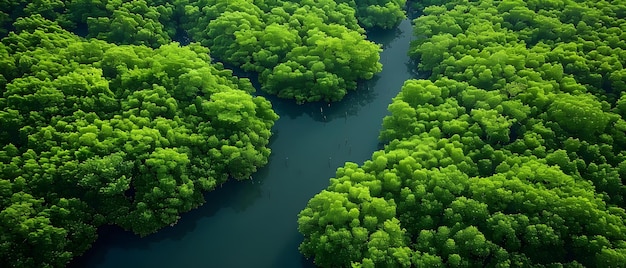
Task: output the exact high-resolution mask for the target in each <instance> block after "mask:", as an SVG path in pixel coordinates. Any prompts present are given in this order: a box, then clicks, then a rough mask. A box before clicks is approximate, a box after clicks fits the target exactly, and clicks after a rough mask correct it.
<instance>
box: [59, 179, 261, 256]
mask: <svg viewBox="0 0 626 268" xmlns="http://www.w3.org/2000/svg"><path fill="white" fill-rule="evenodd" d="M267 173H268V169H267V168H266V167H264V168H261V169H259V171H257V172H256V173H255V174H254V175H253V177H254V179H253V180H252V181H251V180H245V181H235V180H234V179H230V180H229V181H227V182H226V183H224V184H222V185H221V186H217V188H216V189H215V190H214V191H211V192H208V193H206V194H205V195H204V198H205V200H206V202H205V204H203V205H201V206H200V207H198V208H195V209H193V210H191V211H189V212H186V213H183V214H181V215H180V216H181V218H180V220H179V221H178V223H177V224H176V225H174V226H166V227H164V228H163V229H161V230H159V231H158V232H156V233H154V234H150V235H148V236H146V237H143V238H142V237H139V236H138V235H135V234H133V233H132V232H130V231H125V230H123V229H122V228H121V227H119V226H114V225H106V226H102V227H100V228H99V229H98V240H97V241H96V242H95V243H94V244H93V246H92V248H91V249H89V250H88V251H87V252H85V254H84V255H83V256H80V257H77V258H75V259H74V260H73V261H72V262H71V263H70V264H69V265H68V266H67V267H69V268H79V267H89V266H90V264H94V263H102V262H103V261H104V260H105V257H106V254H107V252H108V251H107V249H110V248H117V249H124V250H127V249H141V250H148V249H149V246H150V244H151V243H159V242H161V241H164V240H176V241H179V240H181V239H183V238H184V237H186V236H187V235H189V234H190V233H192V232H193V231H194V230H195V229H196V228H197V223H198V222H199V221H200V220H201V219H203V218H210V217H213V216H214V215H215V214H216V213H217V212H218V211H219V210H221V209H226V208H231V209H233V210H234V211H235V212H237V213H241V212H244V211H245V210H246V209H247V208H248V207H249V206H250V205H252V204H253V203H254V202H255V201H256V200H257V199H259V198H261V197H262V196H263V191H262V190H261V185H262V184H263V182H262V180H260V178H265V177H267Z"/></svg>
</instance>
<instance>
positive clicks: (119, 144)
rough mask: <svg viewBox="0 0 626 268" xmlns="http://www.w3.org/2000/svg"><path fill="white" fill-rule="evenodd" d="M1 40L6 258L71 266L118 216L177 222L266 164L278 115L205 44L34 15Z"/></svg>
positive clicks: (153, 226)
mask: <svg viewBox="0 0 626 268" xmlns="http://www.w3.org/2000/svg"><path fill="white" fill-rule="evenodd" d="M15 27H16V29H17V31H15V32H11V33H10V34H9V35H8V36H7V37H5V38H3V39H2V43H1V45H0V53H2V54H4V55H7V57H6V58H4V57H3V59H2V61H0V64H1V65H2V66H4V67H6V68H2V70H1V71H0V74H1V75H2V79H3V80H2V84H0V85H1V87H0V93H1V95H0V125H2V128H1V129H0V163H1V164H0V174H1V176H0V177H1V178H2V180H0V196H1V198H0V225H2V228H1V230H2V231H1V232H0V237H2V239H1V241H2V242H0V258H1V259H2V260H5V261H6V260H8V261H9V263H11V264H12V265H13V266H15V267H35V266H36V267H62V266H64V265H65V264H66V263H67V262H68V261H69V260H70V259H72V258H73V257H74V256H76V255H79V254H81V253H82V252H84V251H85V250H86V249H87V248H88V247H89V246H90V244H91V243H92V242H93V241H94V240H95V237H96V233H95V229H96V228H97V227H98V226H100V225H102V224H116V225H119V226H121V227H123V228H125V229H128V230H132V231H133V232H135V233H137V234H139V235H142V236H143V235H147V234H150V233H153V232H155V231H157V230H158V229H160V228H162V227H163V226H166V225H172V224H175V223H176V222H177V220H178V218H179V215H180V214H181V213H183V212H186V211H189V210H191V209H193V208H195V207H197V206H199V205H201V204H202V203H203V202H204V199H203V193H204V192H207V191H211V190H213V189H215V187H216V186H217V185H220V184H222V183H224V182H225V181H226V180H227V179H228V178H229V177H232V178H235V179H248V178H249V177H250V175H251V174H252V173H254V172H256V170H257V168H258V167H261V166H263V165H265V164H266V163H267V159H268V157H269V154H270V150H269V148H267V145H268V142H269V138H270V135H271V131H270V129H271V127H272V126H273V124H274V122H275V121H276V120H277V119H278V116H277V115H276V114H275V113H274V112H273V111H272V106H271V104H270V103H269V102H268V101H267V100H266V99H264V98H263V97H253V96H251V95H250V93H251V92H253V90H254V88H253V87H252V85H251V83H250V81H249V80H247V79H238V78H236V77H234V76H233V75H232V72H231V71H230V70H226V69H224V68H223V67H222V65H220V64H211V58H210V56H209V50H208V49H206V48H203V47H202V46H200V45H198V44H190V45H188V46H185V47H181V46H179V45H178V44H177V43H171V44H168V45H163V46H160V47H159V48H158V49H152V48H148V47H146V46H130V45H120V46H117V45H114V44H109V43H105V42H103V41H97V40H92V41H85V40H83V39H81V38H79V37H77V36H75V35H73V34H70V33H68V32H67V31H65V30H62V29H61V28H60V27H59V26H58V25H57V24H56V23H55V22H51V21H48V20H45V19H43V18H42V17H41V16H38V15H35V16H31V17H27V18H23V19H19V20H18V21H17V22H16V24H15Z"/></svg>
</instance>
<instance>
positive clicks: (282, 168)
mask: <svg viewBox="0 0 626 268" xmlns="http://www.w3.org/2000/svg"><path fill="white" fill-rule="evenodd" d="M369 38H370V40H372V41H374V42H376V43H379V44H382V45H383V48H384V51H383V52H382V53H381V63H382V64H383V71H382V72H381V73H380V74H378V75H377V76H375V77H374V79H372V80H370V81H368V82H366V83H364V84H362V85H361V87H363V88H361V89H360V90H358V91H357V92H351V93H349V95H348V96H347V97H346V98H345V99H344V100H343V101H341V102H339V103H333V104H331V105H330V106H328V104H326V103H310V104H305V105H297V104H295V103H294V102H293V101H291V100H282V99H277V98H275V97H271V96H266V98H268V99H269V100H270V101H271V102H272V104H273V106H274V109H275V110H276V113H278V114H279V115H280V119H279V120H278V121H277V122H276V125H275V126H274V128H273V132H274V137H273V138H272V141H271V144H270V147H271V149H272V155H271V156H270V159H269V163H268V165H267V166H266V167H264V168H261V169H260V170H259V171H258V172H257V173H256V174H254V176H253V180H252V181H245V182H234V181H233V182H228V183H226V184H224V185H223V186H222V187H221V188H218V189H217V190H216V191H214V192H211V193H208V194H207V195H206V201H207V202H206V204H205V205H203V206H202V207H200V208H197V209H195V210H193V211H191V212H189V213H186V214H184V215H183V216H182V218H181V220H180V221H179V223H178V224H177V225H175V226H173V227H167V228H165V229H163V230H161V231H159V232H158V233H156V234H153V235H150V236H148V237H144V238H139V237H137V236H135V235H133V234H131V233H129V232H124V231H121V230H119V229H115V228H114V229H113V230H111V229H110V230H104V231H102V232H100V233H101V235H100V237H99V239H98V241H97V242H96V243H95V244H94V246H93V248H92V249H91V250H89V251H88V252H87V253H86V254H85V255H84V256H83V257H81V258H79V259H77V260H76V261H75V262H73V263H72V265H71V266H72V267H107V268H108V267H110V268H124V267H132V268H135V267H188V268H192V267H235V268H237V267H312V266H313V264H312V262H311V261H310V260H306V259H304V258H303V257H302V255H301V254H300V253H299V252H298V245H299V244H300V242H301V241H302V236H301V235H300V234H299V233H298V231H297V214H298V212H300V210H302V209H303V208H304V207H305V205H306V203H307V201H308V200H309V199H310V198H311V197H312V196H313V195H315V194H316V193H318V192H319V191H321V190H322V189H324V188H325V187H326V186H328V180H329V178H331V177H333V175H334V173H335V170H336V169H337V168H338V167H340V166H342V165H343V163H345V162H346V161H350V162H355V163H358V164H361V163H363V162H364V161H365V160H367V159H369V158H370V157H371V154H372V152H374V151H375V150H377V149H379V144H378V140H377V137H378V132H379V131H380V127H381V123H382V118H383V117H384V116H385V115H386V114H387V106H388V105H389V103H391V99H392V98H393V97H394V96H395V95H396V94H397V93H398V91H399V90H400V87H401V86H402V84H403V82H404V81H405V80H407V79H409V78H412V77H413V75H414V73H413V72H412V69H411V68H410V65H409V60H408V56H407V52H408V49H409V42H410V40H411V38H412V30H411V24H410V21H409V20H408V19H407V20H404V21H402V23H401V24H400V26H399V27H398V28H397V29H396V30H391V31H380V32H374V33H371V34H370V35H369Z"/></svg>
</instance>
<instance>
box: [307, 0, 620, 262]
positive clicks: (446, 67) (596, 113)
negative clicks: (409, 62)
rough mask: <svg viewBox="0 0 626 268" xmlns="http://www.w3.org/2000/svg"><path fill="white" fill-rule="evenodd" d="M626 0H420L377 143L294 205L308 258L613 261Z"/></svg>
mask: <svg viewBox="0 0 626 268" xmlns="http://www.w3.org/2000/svg"><path fill="white" fill-rule="evenodd" d="M625 4H626V3H624V1H516V0H504V1H489V0H488V1H461V0H459V1H421V2H420V3H419V5H421V6H422V7H425V8H424V9H423V15H422V16H420V17H419V18H417V19H416V20H415V21H414V24H415V36H416V40H415V41H414V42H413V44H412V48H411V56H412V57H413V58H414V59H415V61H416V62H418V63H419V64H418V66H419V69H420V70H422V71H424V72H427V73H428V74H430V77H429V79H428V80H409V81H406V82H405V84H404V86H403V87H402V90H401V92H400V93H399V94H398V95H397V97H395V98H394V100H393V103H392V104H390V105H389V112H390V115H389V116H387V117H386V118H385V119H384V121H383V130H382V131H381V133H380V139H381V141H382V142H384V143H385V148H384V150H381V151H378V152H375V153H374V154H373V155H372V159H371V160H368V161H366V162H365V163H363V164H362V165H360V166H359V165H357V164H355V163H346V164H345V166H344V167H341V168H339V169H338V170H337V173H336V176H335V177H334V178H332V179H330V185H329V186H328V188H327V189H325V190H323V191H322V192H320V193H319V194H317V195H316V196H315V197H313V198H312V199H311V200H310V201H309V203H308V205H307V206H306V208H305V209H304V210H302V211H301V213H300V214H299V218H298V224H299V230H300V232H301V233H302V234H303V235H304V237H305V238H304V242H303V243H302V244H301V246H300V250H301V252H302V253H303V254H304V255H305V256H308V257H312V258H314V261H315V263H316V264H317V265H319V266H322V267H349V266H352V267H441V266H449V267H562V266H566V267H583V266H585V267H623V266H624V264H625V263H626V213H625V211H624V208H625V205H626V203H625V200H624V196H626V188H625V186H624V183H623V179H622V178H624V177H626V152H625V150H626V121H624V116H625V115H626V109H625V108H626V106H625V101H626V97H624V96H625V94H624V93H625V91H626V84H625V82H624V81H626V70H625V69H624V66H623V65H624V63H625V62H626V41H624V40H626V20H625V16H626V5H625Z"/></svg>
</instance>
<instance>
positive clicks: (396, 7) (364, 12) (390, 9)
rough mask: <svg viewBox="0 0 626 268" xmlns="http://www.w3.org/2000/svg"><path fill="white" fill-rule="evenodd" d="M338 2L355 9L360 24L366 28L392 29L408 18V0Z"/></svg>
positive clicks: (346, 0) (340, 0) (350, 0)
mask: <svg viewBox="0 0 626 268" xmlns="http://www.w3.org/2000/svg"><path fill="white" fill-rule="evenodd" d="M336 2H337V3H347V4H349V5H350V7H352V8H354V10H356V17H357V19H358V20H359V23H361V25H363V27H365V28H373V27H378V28H382V29H392V28H395V27H396V26H398V24H399V23H400V21H402V20H403V19H405V18H406V14H405V11H404V5H405V4H406V0H391V1H384V0H383V1H380V0H378V1H377V0H368V1H356V0H339V1H336Z"/></svg>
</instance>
